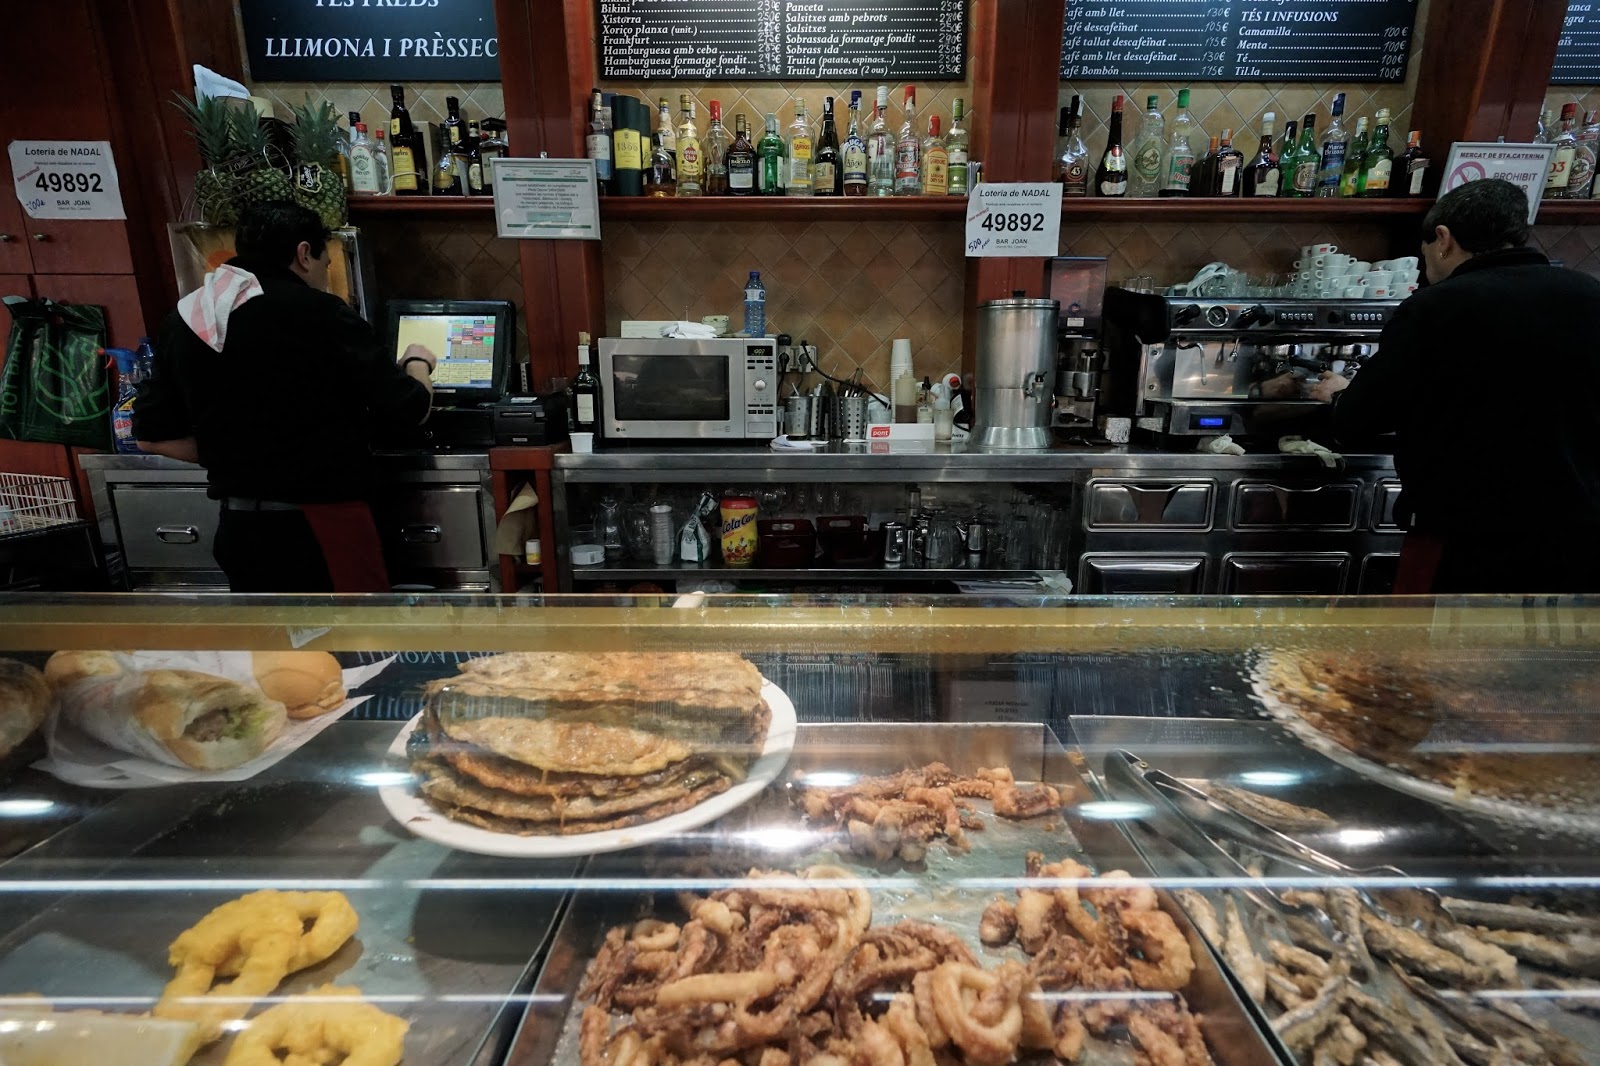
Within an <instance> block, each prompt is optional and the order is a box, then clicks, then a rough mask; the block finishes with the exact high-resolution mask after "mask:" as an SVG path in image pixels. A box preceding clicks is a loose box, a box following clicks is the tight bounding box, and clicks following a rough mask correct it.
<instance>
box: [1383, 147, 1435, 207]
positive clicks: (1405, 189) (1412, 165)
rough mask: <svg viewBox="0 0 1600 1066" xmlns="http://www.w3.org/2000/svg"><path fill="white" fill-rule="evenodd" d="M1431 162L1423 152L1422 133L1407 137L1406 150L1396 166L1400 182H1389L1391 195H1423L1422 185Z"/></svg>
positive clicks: (1407, 196) (1404, 196)
mask: <svg viewBox="0 0 1600 1066" xmlns="http://www.w3.org/2000/svg"><path fill="white" fill-rule="evenodd" d="M1429 162H1430V160H1429V159H1428V157H1427V156H1426V155H1424V154H1423V151H1422V132H1421V131H1420V130H1412V131H1411V133H1410V134H1409V135H1408V136H1407V137H1406V150H1405V151H1404V152H1403V153H1402V154H1401V156H1400V161H1399V162H1398V163H1396V164H1395V168H1394V169H1395V172H1396V176H1397V177H1398V179H1399V180H1398V181H1393V180H1392V181H1390V182H1389V195H1390V196H1398V197H1403V198H1410V197H1415V196H1421V195H1422V184H1423V182H1424V181H1426V180H1427V177H1428V164H1429Z"/></svg>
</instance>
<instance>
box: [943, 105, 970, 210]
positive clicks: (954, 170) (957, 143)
mask: <svg viewBox="0 0 1600 1066" xmlns="http://www.w3.org/2000/svg"><path fill="white" fill-rule="evenodd" d="M966 112H967V102H966V101H965V100H963V99H962V98H961V97H959V96H958V97H956V100H955V103H954V104H952V105H951V107H950V133H949V135H948V136H946V137H945V139H944V146H945V148H946V149H947V151H948V152H949V156H950V195H951V196H965V195H967V145H968V143H969V137H968V134H967V128H966V127H965V126H963V125H962V124H961V120H962V118H964V117H965V116H966Z"/></svg>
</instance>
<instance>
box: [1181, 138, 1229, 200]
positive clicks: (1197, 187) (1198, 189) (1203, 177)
mask: <svg viewBox="0 0 1600 1066" xmlns="http://www.w3.org/2000/svg"><path fill="white" fill-rule="evenodd" d="M1221 147H1222V138H1220V137H1213V138H1211V146H1210V147H1209V148H1207V149H1206V154H1205V155H1203V156H1201V157H1200V158H1199V159H1197V160H1195V164H1194V169H1193V170H1192V171H1190V172H1189V195H1190V196H1215V195H1216V194H1217V190H1216V189H1215V188H1213V183H1214V182H1215V181H1216V177H1217V151H1218V149H1220V148H1221Z"/></svg>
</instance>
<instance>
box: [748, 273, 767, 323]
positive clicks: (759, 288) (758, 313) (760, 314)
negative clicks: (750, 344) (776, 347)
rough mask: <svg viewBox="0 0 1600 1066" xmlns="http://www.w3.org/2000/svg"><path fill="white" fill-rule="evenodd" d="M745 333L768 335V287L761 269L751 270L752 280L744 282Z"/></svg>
mask: <svg viewBox="0 0 1600 1066" xmlns="http://www.w3.org/2000/svg"><path fill="white" fill-rule="evenodd" d="M744 335H745V336H746V337H765V336H766V335H767V289H766V286H764V285H762V284H761V271H759V270H752V271H750V280H749V281H747V282H745V283H744Z"/></svg>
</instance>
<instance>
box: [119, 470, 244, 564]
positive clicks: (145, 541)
mask: <svg viewBox="0 0 1600 1066" xmlns="http://www.w3.org/2000/svg"><path fill="white" fill-rule="evenodd" d="M220 506H221V505H220V504H218V502H217V501H216V500H213V499H211V498H210V497H208V496H207V495H206V490H205V488H204V486H189V485H182V486H179V485H138V486H134V485H117V484H113V485H112V486H111V507H112V512H113V513H114V514H115V515H116V522H117V539H118V540H119V541H120V542H121V544H122V554H123V557H124V558H125V559H126V560H127V564H128V568H129V569H130V570H212V571H214V570H216V568H217V562H216V559H214V558H213V557H212V555H211V543H212V541H214V540H215V539H216V536H217V516H218V509H219V507H220Z"/></svg>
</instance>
